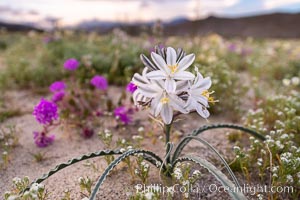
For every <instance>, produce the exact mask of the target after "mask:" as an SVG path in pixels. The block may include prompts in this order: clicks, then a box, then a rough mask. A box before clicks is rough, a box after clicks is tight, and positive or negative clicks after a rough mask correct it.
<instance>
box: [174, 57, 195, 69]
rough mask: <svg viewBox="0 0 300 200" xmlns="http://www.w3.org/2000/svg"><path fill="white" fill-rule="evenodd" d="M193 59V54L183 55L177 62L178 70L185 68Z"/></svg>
mask: <svg viewBox="0 0 300 200" xmlns="http://www.w3.org/2000/svg"><path fill="white" fill-rule="evenodd" d="M194 60H195V54H189V55H187V56H185V57H184V58H183V59H182V60H181V61H180V62H179V63H178V70H179V71H183V70H186V69H187V68H188V67H189V66H190V65H191V64H192V63H193V62H194Z"/></svg>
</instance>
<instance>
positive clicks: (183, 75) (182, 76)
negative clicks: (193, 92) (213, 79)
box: [173, 71, 195, 80]
mask: <svg viewBox="0 0 300 200" xmlns="http://www.w3.org/2000/svg"><path fill="white" fill-rule="evenodd" d="M173 77H174V79H176V80H192V79H194V78H195V75H194V74H192V73H191V72H186V71H179V72H176V73H175V74H174V76H173Z"/></svg>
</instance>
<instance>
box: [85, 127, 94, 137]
mask: <svg viewBox="0 0 300 200" xmlns="http://www.w3.org/2000/svg"><path fill="white" fill-rule="evenodd" d="M93 135H94V130H93V129H91V128H88V127H84V128H83V129H82V136H83V137H84V138H90V137H92V136H93Z"/></svg>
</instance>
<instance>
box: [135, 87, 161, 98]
mask: <svg viewBox="0 0 300 200" xmlns="http://www.w3.org/2000/svg"><path fill="white" fill-rule="evenodd" d="M138 87H139V92H140V93H141V94H142V95H144V96H146V97H150V98H152V97H154V96H156V95H157V93H158V91H156V90H154V89H153V87H151V85H139V86H138Z"/></svg>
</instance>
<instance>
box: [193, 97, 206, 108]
mask: <svg viewBox="0 0 300 200" xmlns="http://www.w3.org/2000/svg"><path fill="white" fill-rule="evenodd" d="M193 98H194V99H195V101H197V102H199V103H201V104H202V105H203V106H205V107H208V99H207V98H206V97H204V96H202V95H194V96H193Z"/></svg>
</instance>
